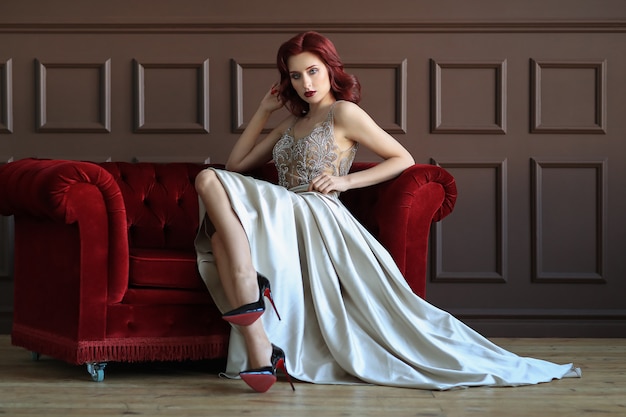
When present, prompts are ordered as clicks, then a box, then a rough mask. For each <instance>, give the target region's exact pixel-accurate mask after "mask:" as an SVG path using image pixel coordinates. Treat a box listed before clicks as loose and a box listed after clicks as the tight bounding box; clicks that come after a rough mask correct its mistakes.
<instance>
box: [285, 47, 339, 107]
mask: <svg viewBox="0 0 626 417" xmlns="http://www.w3.org/2000/svg"><path fill="white" fill-rule="evenodd" d="M287 66H288V68H289V77H290V78H291V85H292V86H293V88H294V89H295V90H296V92H297V93H298V95H299V96H300V98H302V100H304V101H306V102H307V103H309V104H319V103H321V102H323V101H324V100H329V99H333V96H332V94H331V93H330V91H331V89H330V77H329V74H328V69H327V68H326V64H325V63H324V61H322V60H321V59H320V58H319V57H318V56H317V55H315V54H312V53H310V52H302V53H301V54H298V55H292V56H291V57H290V58H289V59H288V60H287Z"/></svg>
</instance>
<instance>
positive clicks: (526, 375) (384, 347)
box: [196, 109, 581, 390]
mask: <svg viewBox="0 0 626 417" xmlns="http://www.w3.org/2000/svg"><path fill="white" fill-rule="evenodd" d="M292 132H293V127H292V128H290V129H288V130H287V131H286V132H285V134H284V135H283V137H282V138H281V139H280V140H279V142H278V143H277V144H276V146H275V148H274V162H275V164H276V166H277V169H278V174H279V184H280V185H275V184H271V183H269V182H265V181H260V180H256V179H253V178H251V177H247V176H243V175H240V174H237V173H233V172H228V171H223V170H216V171H215V172H216V173H217V174H218V176H219V179H220V180H221V182H222V184H223V185H224V188H225V189H226V191H227V193H228V195H229V197H230V201H231V204H232V208H233V210H234V211H235V213H236V214H237V216H239V219H240V220H241V223H242V225H243V228H244V229H245V232H246V234H247V236H248V240H249V242H250V248H251V251H252V260H253V262H254V265H255V267H256V269H257V271H259V272H260V273H261V274H263V275H265V276H266V277H267V278H268V279H269V280H270V282H271V287H272V294H273V296H274V300H275V302H276V306H277V308H278V312H279V313H280V314H281V316H282V321H279V320H278V318H277V316H276V314H275V313H274V311H273V309H272V308H271V305H269V302H268V303H267V307H268V308H267V309H266V312H265V314H264V315H263V316H262V318H261V320H263V325H264V327H265V329H266V331H267V334H268V336H269V338H270V340H271V341H272V343H274V344H275V345H277V346H280V347H282V348H283V349H284V351H285V354H286V363H287V369H288V371H289V373H290V374H291V376H292V377H294V378H296V379H298V380H301V381H307V382H312V383H318V384H355V383H371V384H378V385H387V386H397V387H410V388H422V389H434V390H445V389H451V388H455V387H469V386H480V385H489V386H516V385H526V384H536V383H540V382H548V381H551V380H553V379H560V378H563V377H579V376H580V375H581V373H580V370H579V369H578V368H575V367H573V365H572V364H566V365H559V364H554V363H551V362H547V361H543V360H539V359H533V358H523V357H519V356H517V355H515V354H513V353H511V352H508V351H506V350H504V349H502V348H500V347H498V346H496V345H495V344H493V343H491V342H490V341H489V340H487V339H486V338H484V337H483V336H481V335H480V334H478V333H477V332H475V331H474V330H472V329H470V328H469V327H467V326H466V325H464V324H463V323H462V322H460V321H459V320H457V319H456V318H454V317H453V316H451V315H450V314H448V313H446V312H444V311H442V310H440V309H438V308H436V307H434V306H432V305H431V304H429V303H428V302H426V301H424V300H423V299H421V298H420V297H418V296H416V295H415V294H414V293H413V292H412V291H411V289H410V288H409V286H408V284H407V283H406V281H405V280H404V278H403V276H402V274H401V273H400V271H399V270H398V268H397V266H396V264H395V262H394V261H393V259H392V258H391V256H390V255H389V253H388V252H387V251H386V250H385V249H384V248H383V247H382V246H381V244H380V243H379V242H378V241H377V240H376V239H375V238H374V237H373V236H372V235H371V234H370V233H369V232H368V231H367V230H366V229H365V228H364V227H363V226H362V225H361V224H360V223H359V222H358V221H357V220H356V219H355V218H354V217H353V216H352V215H351V213H350V212H349V211H348V210H347V209H346V208H345V207H344V206H343V205H342V203H341V202H340V201H339V199H338V198H337V195H323V194H320V193H318V192H307V191H306V189H307V185H308V184H309V182H310V181H311V179H312V178H314V177H316V176H318V175H319V174H321V173H322V172H329V173H331V174H333V175H345V174H347V173H348V170H349V168H350V166H351V164H352V161H353V160H354V155H355V153H356V146H355V147H353V148H351V149H348V150H344V151H340V150H339V149H337V146H336V145H335V141H334V134H333V110H332V109H331V111H330V112H329V114H328V117H327V118H326V120H325V121H324V122H323V123H321V124H320V125H318V126H317V127H316V128H315V129H314V130H313V131H312V132H311V133H310V134H309V135H308V136H306V137H303V138H299V139H296V138H294V136H293V133H292ZM201 211H202V209H201ZM201 214H202V217H201V218H202V219H203V224H202V226H201V227H200V230H199V232H198V236H197V238H196V251H197V255H198V267H199V270H200V274H201V276H202V278H203V279H204V281H205V283H206V285H207V287H208V289H209V291H210V293H211V295H212V297H213V299H214V300H215V302H216V304H217V306H218V308H219V309H220V310H221V311H222V312H226V311H228V310H231V309H232V308H234V307H237V306H230V305H229V304H228V302H227V300H226V296H225V295H224V292H223V290H222V287H221V284H220V281H219V277H218V275H217V269H216V266H215V263H214V258H213V254H212V251H211V241H210V237H209V233H210V232H209V231H210V230H211V228H212V227H211V225H210V224H209V222H208V220H207V219H206V217H205V216H204V212H202V213H201ZM247 368H249V366H248V363H247V355H246V348H245V344H244V340H243V337H242V336H241V334H240V333H239V331H238V330H237V328H236V327H233V328H232V331H231V337H230V344H229V353H228V361H227V369H226V372H225V374H226V375H228V376H232V377H237V375H238V373H239V372H240V371H242V370H245V369H247Z"/></svg>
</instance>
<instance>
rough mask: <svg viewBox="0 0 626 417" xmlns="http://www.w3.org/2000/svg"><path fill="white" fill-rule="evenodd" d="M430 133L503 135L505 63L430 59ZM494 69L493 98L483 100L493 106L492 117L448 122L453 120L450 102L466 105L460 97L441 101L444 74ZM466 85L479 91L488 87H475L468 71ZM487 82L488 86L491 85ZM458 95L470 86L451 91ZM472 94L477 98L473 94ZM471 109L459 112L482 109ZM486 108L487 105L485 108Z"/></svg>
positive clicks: (465, 100)
mask: <svg viewBox="0 0 626 417" xmlns="http://www.w3.org/2000/svg"><path fill="white" fill-rule="evenodd" d="M430 64H431V80H430V82H431V110H430V111H431V129H430V131H431V133H458V134H472V133H477V134H485V133H487V134H489V133H492V134H505V133H506V102H507V96H506V92H507V90H506V84H507V72H506V67H507V62H506V60H502V61H482V62H460V61H437V60H434V59H431V61H430ZM475 69H478V70H483V69H485V70H493V71H494V75H495V79H494V80H493V81H492V82H493V84H491V86H492V87H493V91H494V95H495V96H494V97H487V98H486V99H484V101H485V102H486V103H494V107H495V109H494V110H495V114H488V115H486V116H485V119H491V120H484V121H478V120H476V121H472V122H467V121H464V122H450V121H449V119H450V118H454V114H453V113H454V112H453V111H452V110H451V108H452V107H453V106H452V104H451V103H463V102H469V99H468V97H465V99H463V98H462V97H461V96H460V97H459V98H458V99H454V98H450V100H448V101H449V102H450V103H448V104H446V103H445V100H444V92H443V90H444V89H445V88H446V85H445V83H444V81H443V80H444V72H445V71H446V70H475ZM466 77H467V79H466V81H467V82H468V84H469V85H473V88H474V89H480V90H482V91H487V92H488V91H489V89H490V88H489V85H484V86H482V88H479V87H480V86H476V85H475V84H476V82H472V80H470V78H469V77H470V71H468V74H467V75H466ZM490 83H491V82H489V83H488V84H490ZM450 90H454V91H455V92H456V93H458V94H463V92H465V91H468V90H469V87H468V86H467V85H466V86H464V88H450ZM472 95H474V96H476V93H475V91H474V92H472ZM473 107H474V109H458V110H459V113H467V112H468V111H469V110H475V109H476V108H481V107H483V106H473ZM485 107H488V106H485Z"/></svg>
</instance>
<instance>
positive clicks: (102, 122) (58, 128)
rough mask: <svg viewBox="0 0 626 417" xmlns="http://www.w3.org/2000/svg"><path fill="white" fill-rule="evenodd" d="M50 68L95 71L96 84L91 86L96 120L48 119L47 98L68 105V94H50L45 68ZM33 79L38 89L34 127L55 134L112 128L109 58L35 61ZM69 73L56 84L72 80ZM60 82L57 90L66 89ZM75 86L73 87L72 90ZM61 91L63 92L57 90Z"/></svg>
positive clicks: (107, 130) (105, 130) (91, 131)
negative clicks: (49, 61) (55, 61)
mask: <svg viewBox="0 0 626 417" xmlns="http://www.w3.org/2000/svg"><path fill="white" fill-rule="evenodd" d="M49 70H59V71H62V70H97V71H98V85H96V86H93V93H94V94H93V96H94V97H95V101H96V102H97V104H96V106H97V107H98V111H97V113H98V119H99V120H97V121H92V120H83V121H58V120H49V119H50V117H49V112H50V108H49V106H50V103H49V101H50V100H54V101H55V102H56V104H58V105H61V103H63V104H65V105H66V104H67V96H63V97H59V96H54V97H50V92H49V91H48V90H49V89H50V87H51V86H50V85H49V80H48V75H49V74H48V71H49ZM35 78H36V91H37V120H36V129H37V131H38V132H55V133H99V132H105V133H108V132H110V131H111V60H110V59H108V60H106V61H105V62H104V63H44V62H41V61H40V60H38V59H36V60H35ZM71 82H72V80H71V75H68V78H66V79H64V80H62V81H59V83H60V84H61V83H64V84H68V83H71ZM63 87H64V86H63V85H61V86H59V87H58V89H59V90H61V89H63V90H64V91H67V89H65V88H63ZM76 90H77V89H76V88H74V89H73V91H76ZM58 93H62V91H58Z"/></svg>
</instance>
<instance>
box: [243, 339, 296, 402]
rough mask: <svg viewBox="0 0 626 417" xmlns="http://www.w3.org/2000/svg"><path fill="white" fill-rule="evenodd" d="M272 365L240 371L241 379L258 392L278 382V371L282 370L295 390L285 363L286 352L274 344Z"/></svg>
mask: <svg viewBox="0 0 626 417" xmlns="http://www.w3.org/2000/svg"><path fill="white" fill-rule="evenodd" d="M271 362H272V365H271V366H264V367H263V368H257V369H249V370H247V371H243V372H240V373H239V376H241V379H243V380H244V382H245V383H246V384H248V385H249V386H250V388H252V389H253V390H255V391H256V392H266V391H267V390H269V389H270V388H271V387H272V385H274V383H275V382H276V379H277V378H276V371H277V370H280V371H281V372H282V373H284V374H285V376H286V377H287V381H289V384H290V385H291V389H292V390H293V391H295V390H296V387H294V386H293V382H292V381H291V376H290V375H289V373H288V372H287V365H286V363H285V352H284V351H283V350H282V349H281V348H279V347H278V346H275V345H273V344H272V357H271Z"/></svg>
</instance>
